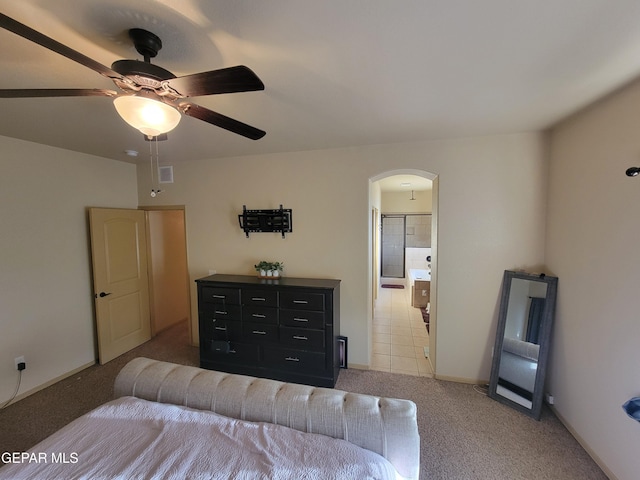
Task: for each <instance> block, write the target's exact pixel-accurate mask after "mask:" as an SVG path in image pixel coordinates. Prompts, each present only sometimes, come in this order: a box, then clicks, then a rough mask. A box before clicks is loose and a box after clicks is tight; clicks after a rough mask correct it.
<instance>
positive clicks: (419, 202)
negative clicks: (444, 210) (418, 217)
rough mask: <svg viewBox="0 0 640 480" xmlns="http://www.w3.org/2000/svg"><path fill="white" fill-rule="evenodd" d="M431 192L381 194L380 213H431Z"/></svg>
mask: <svg viewBox="0 0 640 480" xmlns="http://www.w3.org/2000/svg"><path fill="white" fill-rule="evenodd" d="M431 194H432V191H431V190H422V191H419V192H413V198H415V200H410V199H411V192H410V191H409V192H384V193H383V194H382V213H431V210H432V208H433V207H432V200H431Z"/></svg>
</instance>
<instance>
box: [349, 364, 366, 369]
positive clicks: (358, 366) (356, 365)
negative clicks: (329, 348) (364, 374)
mask: <svg viewBox="0 0 640 480" xmlns="http://www.w3.org/2000/svg"><path fill="white" fill-rule="evenodd" d="M348 367H349V368H353V369H354V370H371V368H370V367H369V365H360V364H359V363H350V364H349V365H348Z"/></svg>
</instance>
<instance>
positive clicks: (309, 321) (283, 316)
mask: <svg viewBox="0 0 640 480" xmlns="http://www.w3.org/2000/svg"><path fill="white" fill-rule="evenodd" d="M280 325H286V326H288V327H298V328H315V329H318V330H320V329H322V328H324V313H323V312H312V311H308V310H280Z"/></svg>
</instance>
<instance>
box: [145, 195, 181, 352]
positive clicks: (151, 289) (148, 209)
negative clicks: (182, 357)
mask: <svg viewBox="0 0 640 480" xmlns="http://www.w3.org/2000/svg"><path fill="white" fill-rule="evenodd" d="M138 210H143V211H144V212H145V220H146V229H147V258H148V259H149V261H148V267H147V269H148V272H147V273H148V277H149V312H150V315H151V335H152V337H153V336H155V335H156V334H157V324H156V319H155V316H154V311H153V309H152V308H151V307H152V305H153V301H154V300H153V299H154V292H155V290H154V285H153V276H152V275H151V265H152V262H153V257H152V252H151V235H150V229H149V214H148V212H151V211H162V210H180V211H182V216H183V225H184V239H185V250H184V259H185V263H186V265H187V275H186V278H185V288H186V290H187V304H188V306H189V307H188V310H187V325H188V327H187V328H188V335H189V342H190V344H191V345H193V335H192V330H193V326H192V324H191V320H192V318H193V312H192V311H191V309H192V306H191V288H190V286H191V282H190V278H189V255H188V250H189V249H188V248H187V215H186V210H187V209H186V206H185V205H142V206H139V207H138Z"/></svg>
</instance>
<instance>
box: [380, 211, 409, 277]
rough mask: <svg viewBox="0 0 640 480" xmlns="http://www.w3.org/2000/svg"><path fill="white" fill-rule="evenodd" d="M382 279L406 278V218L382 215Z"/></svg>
mask: <svg viewBox="0 0 640 480" xmlns="http://www.w3.org/2000/svg"><path fill="white" fill-rule="evenodd" d="M381 230H382V245H381V247H380V250H381V256H382V262H381V264H382V272H381V276H382V277H387V278H404V242H405V216H404V215H395V216H394V215H382V225H381Z"/></svg>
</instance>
